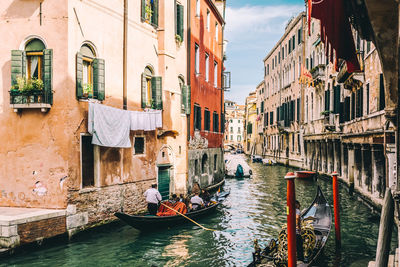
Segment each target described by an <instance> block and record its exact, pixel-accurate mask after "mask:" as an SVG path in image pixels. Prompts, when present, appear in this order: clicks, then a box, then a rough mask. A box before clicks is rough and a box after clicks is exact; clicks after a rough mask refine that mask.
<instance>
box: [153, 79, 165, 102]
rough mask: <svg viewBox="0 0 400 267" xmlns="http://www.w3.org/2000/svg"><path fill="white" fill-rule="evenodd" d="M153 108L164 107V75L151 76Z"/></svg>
mask: <svg viewBox="0 0 400 267" xmlns="http://www.w3.org/2000/svg"><path fill="white" fill-rule="evenodd" d="M151 94H152V100H153V101H152V103H154V104H152V108H155V109H160V110H162V109H163V102H162V77H161V76H156V77H151Z"/></svg>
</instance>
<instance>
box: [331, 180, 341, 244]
mask: <svg viewBox="0 0 400 267" xmlns="http://www.w3.org/2000/svg"><path fill="white" fill-rule="evenodd" d="M332 188H333V212H334V215H335V236H336V246H339V247H340V245H341V237H340V208H339V184H338V173H337V172H333V173H332Z"/></svg>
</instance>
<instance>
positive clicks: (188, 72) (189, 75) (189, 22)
mask: <svg viewBox="0 0 400 267" xmlns="http://www.w3.org/2000/svg"><path fill="white" fill-rule="evenodd" d="M191 2H192V1H191V0H187V38H186V39H187V41H186V42H187V59H186V60H187V63H186V66H187V74H186V76H187V85H188V86H190V103H189V105H190V109H192V93H191V92H192V87H191V72H190V67H191V55H190V53H191V35H192V34H191V18H192V13H191ZM191 113H192V112H190V114H188V115H186V124H187V141H189V140H190V116H191Z"/></svg>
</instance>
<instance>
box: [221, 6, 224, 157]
mask: <svg viewBox="0 0 400 267" xmlns="http://www.w3.org/2000/svg"><path fill="white" fill-rule="evenodd" d="M223 18H224V19H225V4H224V14H223ZM221 31H222V32H221V35H222V37H221V59H222V60H221V117H222V116H223V118H224V120H222V118H221V130H222V124H223V123H224V132H225V110H224V106H225V105H224V90H225V89H224V88H225V84H224V31H225V24H223V25H221ZM224 132H222V131H221V135H222V142H221V149H222V150H223V147H224Z"/></svg>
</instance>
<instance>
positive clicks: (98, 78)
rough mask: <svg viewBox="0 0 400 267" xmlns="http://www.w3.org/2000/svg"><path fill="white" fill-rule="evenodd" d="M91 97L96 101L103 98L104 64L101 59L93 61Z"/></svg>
mask: <svg viewBox="0 0 400 267" xmlns="http://www.w3.org/2000/svg"><path fill="white" fill-rule="evenodd" d="M93 95H94V96H95V97H96V96H97V99H98V100H104V98H105V62H104V59H101V58H95V59H94V60H93Z"/></svg>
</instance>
